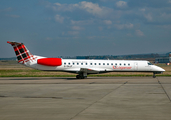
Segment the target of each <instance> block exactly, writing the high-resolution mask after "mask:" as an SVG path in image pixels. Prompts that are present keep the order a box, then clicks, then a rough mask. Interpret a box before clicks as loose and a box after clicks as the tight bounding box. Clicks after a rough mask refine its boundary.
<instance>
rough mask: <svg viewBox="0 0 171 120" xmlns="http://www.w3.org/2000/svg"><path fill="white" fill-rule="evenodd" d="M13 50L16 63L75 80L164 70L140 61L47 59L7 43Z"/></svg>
mask: <svg viewBox="0 0 171 120" xmlns="http://www.w3.org/2000/svg"><path fill="white" fill-rule="evenodd" d="M7 43H9V44H11V45H12V46H13V48H14V51H15V54H16V56H17V59H18V63H20V64H23V65H25V66H28V67H31V68H33V69H38V70H43V71H64V72H70V73H76V74H78V75H77V76H76V78H77V79H84V78H87V75H88V74H100V73H107V72H152V73H153V77H154V78H155V77H156V76H155V74H160V73H162V72H164V71H165V70H164V69H162V68H160V67H158V66H155V65H153V64H151V63H150V62H149V61H145V60H144V61H140V60H87V59H84V60H83V59H62V58H47V57H41V56H37V55H32V54H31V53H30V52H29V50H28V49H27V48H26V46H25V45H24V44H23V43H17V42H9V41H8V42H7Z"/></svg>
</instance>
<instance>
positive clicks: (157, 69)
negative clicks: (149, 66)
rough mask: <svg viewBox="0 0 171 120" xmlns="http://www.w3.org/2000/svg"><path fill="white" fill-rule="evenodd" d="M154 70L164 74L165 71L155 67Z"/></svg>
mask: <svg viewBox="0 0 171 120" xmlns="http://www.w3.org/2000/svg"><path fill="white" fill-rule="evenodd" d="M154 70H156V71H159V72H164V71H165V70H164V69H163V68H161V67H158V66H155V67H154Z"/></svg>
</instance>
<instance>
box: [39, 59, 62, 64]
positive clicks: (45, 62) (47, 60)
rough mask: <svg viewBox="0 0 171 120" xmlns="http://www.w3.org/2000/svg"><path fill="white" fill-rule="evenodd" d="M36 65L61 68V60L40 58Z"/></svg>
mask: <svg viewBox="0 0 171 120" xmlns="http://www.w3.org/2000/svg"><path fill="white" fill-rule="evenodd" d="M37 64H40V65H45V66H61V65H62V59H61V58H41V59H38V60H37Z"/></svg>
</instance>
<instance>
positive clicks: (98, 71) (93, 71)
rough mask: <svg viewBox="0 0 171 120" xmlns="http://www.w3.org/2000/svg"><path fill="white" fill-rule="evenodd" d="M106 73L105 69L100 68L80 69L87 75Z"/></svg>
mask: <svg viewBox="0 0 171 120" xmlns="http://www.w3.org/2000/svg"><path fill="white" fill-rule="evenodd" d="M104 71H106V70H105V69H100V68H80V72H83V73H87V74H99V73H100V72H104Z"/></svg>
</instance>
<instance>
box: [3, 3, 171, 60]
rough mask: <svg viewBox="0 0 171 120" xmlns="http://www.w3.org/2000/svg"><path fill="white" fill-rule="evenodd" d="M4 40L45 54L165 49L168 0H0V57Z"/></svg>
mask: <svg viewBox="0 0 171 120" xmlns="http://www.w3.org/2000/svg"><path fill="white" fill-rule="evenodd" d="M7 41H16V42H20V43H24V44H25V45H26V47H27V48H28V49H29V50H30V52H31V53H32V54H35V55H40V56H45V57H57V56H87V55H128V54H144V53H164V52H171V0H0V58H9V57H14V56H15V53H14V51H13V48H12V47H11V46H10V45H9V44H7Z"/></svg>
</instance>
